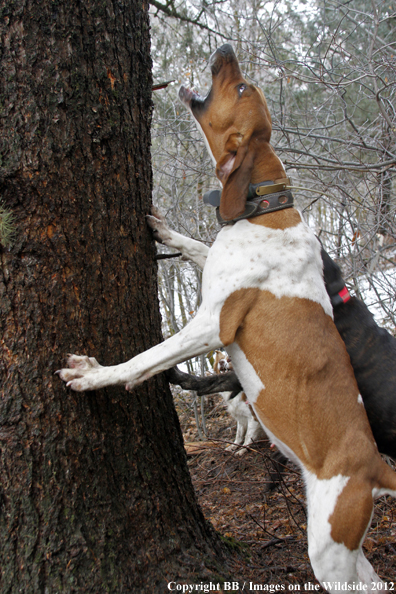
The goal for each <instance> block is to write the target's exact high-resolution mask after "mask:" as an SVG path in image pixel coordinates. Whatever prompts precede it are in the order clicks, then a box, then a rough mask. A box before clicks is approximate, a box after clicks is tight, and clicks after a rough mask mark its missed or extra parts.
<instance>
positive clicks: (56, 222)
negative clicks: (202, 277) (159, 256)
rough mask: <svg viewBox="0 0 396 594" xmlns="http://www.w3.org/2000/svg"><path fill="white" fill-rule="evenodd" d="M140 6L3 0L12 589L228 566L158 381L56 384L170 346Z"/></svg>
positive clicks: (1, 427) (5, 491)
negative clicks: (76, 357) (162, 298)
mask: <svg viewBox="0 0 396 594" xmlns="http://www.w3.org/2000/svg"><path fill="white" fill-rule="evenodd" d="M147 8H148V5H147V4H146V3H145V2H144V1H143V3H142V2H141V1H140V0H128V1H127V0H120V1H117V2H111V1H110V0H85V2H80V1H76V0H57V1H55V0H40V1H36V2H34V1H32V0H14V1H13V2H9V1H7V0H6V1H3V2H1V25H0V27H1V29H0V34H1V41H2V52H1V55H0V79H1V89H0V105H1V111H0V118H1V126H2V131H1V140H0V143H1V144H0V157H1V161H0V190H1V196H2V200H3V205H4V206H5V207H6V208H7V209H9V210H10V211H11V212H12V213H13V215H14V217H15V230H14V237H13V242H12V245H11V247H10V248H4V247H2V248H0V256H1V273H0V304H1V322H0V323H1V352H2V356H1V362H0V368H1V369H0V372H1V398H0V460H1V462H0V591H1V593H2V594H9V593H17V592H18V593H28V594H35V593H36V592H37V593H42V594H44V593H45V594H55V593H56V594H58V593H61V592H65V593H67V594H69V593H72V592H78V593H79V594H81V593H84V592H94V593H95V594H100V593H102V592H112V593H115V594H122V593H124V592H128V593H130V592H145V593H148V592H150V593H151V592H157V591H158V592H164V591H166V583H167V581H168V580H171V579H172V580H174V579H177V578H178V577H183V576H187V575H190V581H191V576H192V575H195V577H196V578H197V579H198V578H200V577H205V567H206V570H208V571H209V572H210V568H211V567H212V566H214V564H215V562H216V559H217V560H218V559H221V558H222V550H221V547H220V545H219V543H218V539H217V537H216V535H215V534H214V531H213V530H212V529H211V527H210V526H209V525H208V524H207V523H206V522H205V520H204V519H203V516H202V514H201V511H200V509H199V507H198V506H197V503H196V499H195V496H194V492H193V488H192V485H191V481H190V477H189V474H188V469H187V465H186V456H185V453H184V449H183V445H182V436H181V432H180V428H179V425H178V420H177V417H176V413H175V410H174V407H173V403H172V398H171V394H170V391H169V388H168V385H167V383H166V381H165V378H164V376H159V377H157V378H154V379H153V380H151V381H150V382H147V383H146V384H144V385H143V386H141V387H140V388H139V389H137V390H135V391H134V392H133V394H128V393H127V392H125V391H124V390H121V389H116V388H115V389H109V390H103V391H100V392H96V393H94V392H92V393H88V394H78V393H75V392H71V391H70V390H68V389H67V388H66V387H65V386H64V385H63V383H62V382H61V381H60V380H59V379H58V377H57V376H56V375H54V372H55V371H56V369H58V368H59V367H61V366H62V362H63V358H64V355H65V354H66V353H67V352H75V353H81V354H89V355H91V356H95V357H96V358H97V359H98V360H99V361H100V362H101V363H102V364H105V365H112V364H115V363H120V362H122V361H125V360H127V359H130V358H131V357H132V356H134V355H136V354H137V353H139V352H141V351H143V350H145V349H147V348H149V347H150V346H152V345H153V344H155V343H157V342H159V341H160V340H161V333H160V319H159V308H158V302H157V284H156V277H157V269H156V265H155V262H154V253H155V247H154V244H153V241H152V239H151V235H150V232H149V231H148V228H147V226H146V222H145V215H146V214H147V212H148V211H149V208H150V196H151V169H150V153H149V150H150V136H149V134H150V133H149V128H150V116H151V62H150V57H149V25H148V13H147ZM202 568H203V569H202ZM199 572H201V573H199Z"/></svg>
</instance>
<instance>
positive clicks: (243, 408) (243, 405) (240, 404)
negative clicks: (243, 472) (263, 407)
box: [221, 392, 265, 456]
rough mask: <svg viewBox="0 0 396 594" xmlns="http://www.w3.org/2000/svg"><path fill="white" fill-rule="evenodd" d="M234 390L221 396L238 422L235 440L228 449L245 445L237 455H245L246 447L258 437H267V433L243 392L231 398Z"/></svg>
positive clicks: (231, 449)
mask: <svg viewBox="0 0 396 594" xmlns="http://www.w3.org/2000/svg"><path fill="white" fill-rule="evenodd" d="M231 394H232V392H222V393H221V396H222V398H223V400H224V402H225V403H226V405H227V410H228V412H229V414H230V415H231V416H232V418H233V419H235V420H236V422H237V432H236V436H235V441H234V443H233V444H231V445H229V446H228V447H227V448H226V449H227V450H228V451H233V450H236V449H237V448H238V446H240V445H243V446H244V447H243V448H241V449H240V450H239V451H238V453H237V455H239V456H243V454H244V453H245V452H247V450H246V449H245V448H246V447H248V446H250V445H251V444H252V443H253V442H255V441H257V440H258V439H262V438H264V437H265V433H264V431H263V429H262V427H261V425H260V423H259V422H258V421H257V420H256V419H255V418H254V416H253V414H252V411H251V409H250V406H249V404H248V403H247V402H246V400H244V399H243V392H239V394H237V395H236V396H235V397H234V398H232V399H231V400H230V396H231Z"/></svg>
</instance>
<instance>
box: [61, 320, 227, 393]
mask: <svg viewBox="0 0 396 594" xmlns="http://www.w3.org/2000/svg"><path fill="white" fill-rule="evenodd" d="M219 331H220V329H219V322H218V316H217V317H216V316H214V315H212V314H211V312H210V311H209V310H206V309H205V310H202V309H200V310H199V312H198V313H197V315H196V317H195V318H194V319H193V320H191V321H190V322H189V323H188V324H187V326H185V327H184V328H183V329H182V330H181V331H180V332H178V334H175V335H174V336H171V337H170V338H168V339H167V340H165V341H164V342H161V343H160V344H157V345H156V346H154V347H152V348H151V349H149V350H147V351H145V352H143V353H141V354H140V355H137V356H136V357H134V358H133V359H131V360H130V361H127V362H126V363H121V364H120V365H113V366H109V367H103V366H101V365H99V363H98V362H97V361H96V359H94V358H92V357H80V356H78V355H70V356H69V358H68V361H67V364H68V368H65V369H61V370H60V371H58V372H57V373H58V374H59V376H60V378H61V379H62V380H64V381H65V382H67V385H68V386H69V387H70V388H72V389H73V390H76V391H79V392H84V391H86V390H96V389H99V388H104V387H105V386H111V385H124V386H125V387H126V388H127V389H128V390H129V389H132V388H133V387H134V386H136V385H138V384H140V383H142V382H144V381H145V380H147V379H149V378H150V377H152V376H153V375H156V374H157V373H160V372H161V371H165V370H167V369H169V368H170V367H173V366H174V365H176V364H177V363H181V362H182V361H185V360H186V359H190V358H191V357H196V356H198V355H201V354H203V353H207V352H208V351H211V350H213V349H218V348H221V347H222V346H223V344H222V342H221V340H220V338H219Z"/></svg>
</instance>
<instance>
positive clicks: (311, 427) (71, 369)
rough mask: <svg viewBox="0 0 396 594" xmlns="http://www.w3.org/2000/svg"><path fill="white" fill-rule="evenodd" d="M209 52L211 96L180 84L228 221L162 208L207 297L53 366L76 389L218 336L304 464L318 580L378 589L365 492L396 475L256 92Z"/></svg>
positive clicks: (390, 489)
mask: <svg viewBox="0 0 396 594" xmlns="http://www.w3.org/2000/svg"><path fill="white" fill-rule="evenodd" d="M210 65H211V70H212V88H211V90H210V92H209V94H208V96H207V97H206V98H205V99H202V98H201V97H199V95H197V94H196V93H194V92H192V91H190V90H187V89H185V88H183V87H182V88H181V90H180V98H181V100H182V101H183V103H184V104H185V105H186V106H187V107H188V108H189V109H190V110H191V112H192V114H193V116H194V118H195V119H196V121H197V123H198V125H199V127H200V128H201V129H202V131H203V134H204V136H205V138H206V140H207V143H208V147H209V150H210V151H211V153H212V156H213V159H214V161H215V163H216V175H217V177H218V178H219V179H220V181H221V182H222V185H223V191H222V194H221V203H220V216H221V219H222V220H223V221H225V222H229V223H233V224H227V225H225V226H224V227H223V228H222V229H221V231H220V233H219V234H218V236H217V239H216V241H215V242H214V244H213V246H212V247H211V248H210V249H209V250H208V249H207V248H206V247H205V246H203V245H202V244H200V243H199V242H195V241H194V240H191V239H187V238H184V237H183V236H181V235H179V234H177V233H174V232H170V231H169V230H167V229H165V230H164V229H162V228H161V221H158V232H159V234H162V233H163V236H162V239H163V241H164V242H165V243H167V244H168V245H171V246H173V247H176V248H178V249H180V250H181V251H182V252H183V251H184V250H186V251H187V252H188V253H187V255H188V256H189V257H192V258H193V259H194V260H195V261H196V262H197V263H199V264H200V265H201V266H204V272H203V280H202V305H201V307H200V309H199V311H198V313H197V315H196V317H195V318H194V319H193V320H192V321H191V322H190V323H189V324H188V325H187V326H186V327H185V328H183V330H181V331H180V332H179V333H178V334H176V335H175V336H172V337H171V338H169V339H168V340H166V341H165V342H163V343H161V344H159V345H157V346H155V347H153V348H152V349H149V350H148V351H146V352H144V353H141V354H140V355H138V356H136V357H134V358H133V359H132V360H130V361H128V362H126V363H122V364H120V365H115V366H111V367H102V366H101V365H99V363H97V361H96V360H95V359H93V358H89V357H81V356H76V355H72V356H71V357H70V358H69V359H68V368H66V369H62V370H61V371H60V372H59V375H60V377H61V378H62V379H63V380H64V381H65V382H67V385H68V386H70V387H71V388H72V389H73V390H79V391H83V390H95V389H98V388H103V387H105V386H108V385H114V384H117V385H125V386H126V388H127V389H128V390H131V389H132V388H133V387H134V386H135V385H137V384H139V383H141V382H143V381H144V380H146V379H148V378H149V377H151V376H153V375H154V374H156V373H159V372H161V371H163V370H165V369H168V368H170V367H172V366H173V365H175V364H177V363H179V362H181V361H183V360H185V359H188V358H190V357H195V356H197V355H199V354H202V353H206V352H208V351H209V350H214V349H218V348H225V347H226V349H227V352H228V353H229V354H230V356H231V358H232V362H233V366H234V369H235V371H236V373H237V375H238V377H239V379H240V381H241V383H242V385H243V387H244V390H245V392H246V395H247V397H248V399H249V402H251V403H252V405H253V407H254V410H255V413H256V415H257V417H258V418H259V419H260V422H261V424H262V425H263V428H264V429H265V432H266V433H267V435H268V436H269V437H270V438H271V440H272V441H273V442H274V443H275V444H276V445H277V446H278V447H279V449H280V450H281V451H282V452H283V453H284V454H286V455H287V456H288V457H290V458H291V459H292V460H294V461H295V462H296V463H297V464H298V465H299V466H300V468H301V470H302V474H303V476H304V480H305V484H306V493H307V503H308V545H309V556H310V559H311V563H312V567H313V570H314V572H315V575H316V577H317V579H318V580H319V581H320V582H321V583H322V585H323V586H324V587H325V588H326V589H327V590H329V591H335V592H336V591H340V590H345V589H349V590H350V591H354V590H360V589H363V590H365V591H366V592H367V591H372V590H373V591H374V590H375V589H376V583H377V582H380V579H379V578H378V576H377V575H376V573H375V572H374V570H373V568H372V566H371V564H370V563H369V562H368V560H367V559H366V558H365V557H364V555H363V551H362V542H363V539H364V536H365V533H366V530H367V528H368V526H369V524H370V519H371V515H372V511H373V498H375V497H377V496H380V495H383V494H386V493H391V494H392V495H393V496H396V475H395V474H394V473H393V471H392V470H391V469H390V467H389V466H388V465H387V464H386V463H385V462H384V461H383V460H382V459H381V457H380V455H379V453H378V450H377V447H376V445H375V442H374V439H373V436H372V433H371V430H370V426H369V423H368V421H367V416H366V413H365V411H364V407H363V405H362V400H361V398H360V395H359V392H358V388H357V385H356V381H355V378H354V374H353V371H352V368H351V365H350V361H349V357H348V355H347V353H346V350H345V346H344V343H343V342H342V340H341V338H340V336H339V334H338V332H337V330H336V328H335V326H334V324H333V320H332V308H331V304H330V300H329V297H328V295H327V293H326V289H325V286H324V282H323V277H322V260H321V255H320V245H319V243H318V241H317V239H316V238H315V236H314V234H313V232H312V231H311V230H310V229H309V228H308V226H307V225H306V224H305V223H304V221H303V220H302V218H301V215H300V214H299V212H298V211H297V210H295V209H294V208H292V207H288V206H290V204H289V203H288V202H289V196H288V194H287V192H283V190H284V187H285V186H284V180H285V178H286V174H285V171H284V169H283V166H282V163H281V161H280V160H279V158H278V157H277V156H276V154H275V152H274V150H273V149H272V147H271V146H270V144H269V141H270V136H271V118H270V115H269V112H268V108H267V104H266V101H265V98H264V95H263V93H262V92H261V91H259V90H258V89H257V88H256V87H255V86H253V85H251V84H249V83H248V82H247V81H246V80H245V79H244V78H243V76H242V74H241V71H240V68H239V65H238V62H237V60H236V57H235V54H234V52H233V50H232V48H231V46H229V45H225V46H222V47H221V48H220V49H218V50H217V51H216V52H215V53H214V54H213V56H212V58H211V62H210ZM268 185H269V186H270V187H269V188H268V187H267V188H266V186H268ZM268 189H269V192H270V193H269V194H268V195H267V194H266V192H267V191H268ZM252 191H253V194H254V195H255V196H256V195H257V193H259V194H260V193H263V194H264V198H263V199H262V200H261V198H259V200H261V202H257V200H256V198H255V199H254V200H252V201H248V202H247V199H248V198H249V196H250V195H251V193H252ZM279 191H280V193H279ZM282 192H283V193H282ZM276 204H279V206H278V207H276V206H274V205H276ZM283 207H284V208H283ZM278 208H283V210H278ZM261 213H265V214H261ZM255 215H259V216H255ZM241 217H246V218H241ZM154 226H155V222H154ZM380 587H381V586H380Z"/></svg>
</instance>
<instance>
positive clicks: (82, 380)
mask: <svg viewBox="0 0 396 594" xmlns="http://www.w3.org/2000/svg"><path fill="white" fill-rule="evenodd" d="M67 366H68V367H67V368H64V369H60V370H59V371H57V372H56V373H57V374H58V375H59V377H60V378H61V379H62V380H63V381H64V382H66V385H67V386H68V387H69V388H71V389H72V390H75V391H77V392H85V391H87V390H95V389H96V388H101V387H102V385H101V383H102V382H101V381H100V373H98V372H100V370H101V369H103V366H102V365H99V363H98V362H97V360H96V359H95V358H94V357H87V356H79V355H68V358H67Z"/></svg>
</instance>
